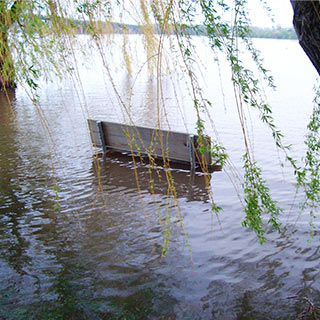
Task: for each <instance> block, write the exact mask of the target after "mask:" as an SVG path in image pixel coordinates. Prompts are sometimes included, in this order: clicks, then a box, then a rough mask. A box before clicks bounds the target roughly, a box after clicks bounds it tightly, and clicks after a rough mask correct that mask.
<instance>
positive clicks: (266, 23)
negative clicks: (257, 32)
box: [248, 0, 293, 28]
mask: <svg viewBox="0 0 320 320" xmlns="http://www.w3.org/2000/svg"><path fill="white" fill-rule="evenodd" d="M264 1H265V2H266V3H267V5H268V6H269V7H270V8H271V9H272V11H271V13H272V15H273V16H274V22H272V21H271V18H270V17H268V13H267V12H266V10H265V9H263V6H262V5H261V2H263V0H248V4H249V6H248V7H250V9H251V21H252V25H253V26H256V27H269V28H271V27H273V26H277V25H280V26H281V27H283V28H289V27H292V19H293V10H292V6H291V4H290V0H264Z"/></svg>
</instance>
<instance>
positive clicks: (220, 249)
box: [0, 40, 320, 319]
mask: <svg viewBox="0 0 320 320" xmlns="http://www.w3.org/2000/svg"><path fill="white" fill-rule="evenodd" d="M258 43H260V44H261V45H262V46H265V48H266V49H265V50H266V51H268V49H267V48H269V47H277V50H276V51H275V52H276V59H275V58H273V59H274V60H272V61H278V63H279V65H280V66H279V68H280V69H279V70H280V71H279V73H278V74H276V78H277V77H278V78H279V79H280V88H286V87H287V86H288V83H287V82H288V78H290V77H293V75H292V74H290V72H291V71H290V70H291V69H290V68H291V63H290V61H287V60H290V57H288V56H286V55H285V54H281V52H282V51H285V50H286V49H285V48H286V46H290V47H291V49H290V50H292V51H293V52H295V53H296V55H295V56H294V59H295V61H296V60H297V59H299V57H301V59H303V58H302V55H301V56H299V52H300V51H298V50H300V48H299V46H298V44H297V43H296V42H282V41H279V42H274V41H268V40H266V41H264V42H258ZM280 44H281V45H280ZM199 45H200V44H199ZM281 50H282V51H281ZM295 50H296V51H295ZM270 54H271V53H270ZM282 57H283V59H284V60H281V59H282ZM297 57H298V58H297ZM303 57H304V56H303ZM269 59H271V58H270V57H269ZM279 59H280V60H281V61H279ZM301 61H302V60H301ZM301 63H302V62H301ZM296 65H297V68H298V67H299V66H300V64H299V63H298V64H297V63H296ZM281 68H282V69H281ZM301 68H303V69H307V67H301ZM311 68H312V67H311V66H310V69H311ZM309 71H310V70H309ZM309 71H308V72H309ZM304 72H306V74H305V73H303V72H302V71H301V74H300V78H301V81H300V82H299V86H300V84H301V83H306V84H307V85H308V86H309V82H308V81H310V80H308V79H309V77H310V74H311V73H310V72H311V71H310V72H309V73H308V72H307V71H306V70H304ZM211 74H213V73H211ZM98 76H99V74H98V73H94V74H93V75H92V74H88V77H87V78H86V80H85V81H86V82H85V86H84V88H85V90H86V94H87V96H88V97H90V99H89V101H90V104H89V105H88V112H89V115H90V118H98V119H99V118H101V120H109V121H118V122H120V121H122V120H123V115H122V113H121V111H119V112H118V111H117V112H116V111H115V109H116V108H114V105H115V102H114V101H113V103H110V101H111V100H112V99H111V98H110V95H109V94H107V92H110V90H109V89H110V88H107V89H106V88H104V87H103V86H102V85H101V83H103V81H102V80H101V79H99V81H98V80H97V77H98ZM303 77H305V79H304V78H303ZM282 78H284V79H283V81H281V79H282ZM147 79H148V78H147ZM100 80H101V81H100ZM118 80H119V82H120V83H121V88H122V89H121V90H123V91H125V92H126V93H128V92H129V94H128V96H127V97H128V99H130V100H131V108H132V111H133V113H134V120H135V122H136V124H137V125H148V126H152V125H154V124H155V123H156V121H157V115H156V113H157V110H158V109H157V106H156V104H155V103H153V102H152V101H155V97H154V95H153V93H154V92H156V89H155V88H156V87H155V86H156V83H155V82H154V80H152V79H150V78H149V79H148V80H146V81H143V80H141V79H140V80H139V81H140V82H139V81H137V82H135V83H133V82H132V79H129V78H128V77H125V76H123V77H122V76H119V79H118ZM222 80H223V79H222ZM212 81H213V80H212ZM292 85H293V84H292V83H291V86H292ZM132 87H134V90H133V94H132V95H130V90H131V89H132ZM210 88H214V90H216V86H215V85H214V83H211V87H210ZM299 88H300V87H299ZM108 90H109V91H108ZM172 90H173V89H172V88H171V89H170V87H169V85H168V84H167V88H166V90H164V91H165V92H164V96H163V99H167V102H168V105H169V106H171V105H172V108H171V107H170V108H168V110H167V112H165V111H164V110H163V109H161V108H160V113H161V121H162V122H163V123H162V124H161V125H162V126H163V127H165V126H169V125H170V126H171V128H172V129H174V130H176V131H184V130H185V129H186V128H185V124H186V126H187V129H189V130H190V131H192V130H193V127H194V118H193V115H194V113H193V111H192V110H189V109H188V107H187V106H185V109H183V110H181V111H182V112H180V110H179V107H178V105H177V104H176V103H175V102H174V101H176V100H175V99H176V98H175V97H174V92H172ZM214 90H213V89H212V91H214ZM226 90H227V89H226ZM146 92H147V93H148V94H149V96H148V95H147V96H146V97H145V93H146ZM210 92H211V91H210ZM277 94H278V93H275V95H273V96H272V97H271V99H275V101H276V102H275V110H276V114H277V115H278V116H279V118H278V121H279V122H281V123H283V125H284V127H285V130H286V132H290V133H291V134H290V135H289V137H288V140H290V139H291V140H292V141H291V142H295V141H297V143H298V147H297V149H296V151H295V152H296V153H297V154H302V153H303V147H299V146H301V143H300V142H301V141H300V140H299V139H301V137H302V136H303V134H304V131H303V124H302V123H300V120H301V119H302V118H303V119H302V120H303V121H304V120H305V117H307V116H306V115H301V108H300V105H299V103H298V102H299V101H298V100H299V99H301V97H300V94H299V90H290V92H289V91H284V93H283V96H282V95H281V96H277ZM308 94H309V95H308ZM230 95H231V94H230ZM230 95H227V98H228V97H229V96H230ZM181 96H182V97H183V96H184V93H181ZM143 97H145V98H143ZM275 97H276V98H275ZM309 97H310V93H308V92H307V89H304V98H303V101H308V98H309ZM311 98H312V97H310V101H311ZM10 99H11V101H12V107H13V110H11V108H10V106H9V104H8V102H7V100H6V98H5V96H4V95H1V96H0V139H1V140H0V142H1V143H0V193H1V197H0V250H1V257H0V272H1V278H0V318H1V319H295V318H297V316H298V314H299V313H300V312H301V311H302V310H303V308H304V306H305V304H304V302H303V300H302V298H303V297H304V296H306V297H309V298H311V299H312V300H313V301H314V302H315V303H316V304H318V305H319V304H320V299H319V297H320V295H319V289H320V284H319V270H320V268H319V267H320V265H319V261H320V260H319V259H320V252H319V244H318V241H317V239H318V237H319V233H318V231H317V232H316V235H315V239H314V240H311V242H310V243H309V242H308V241H307V240H308V239H309V225H308V223H309V218H308V217H307V216H304V215H301V217H300V219H299V220H297V217H298V214H299V209H298V207H297V206H292V204H294V202H293V201H294V186H293V182H292V180H291V179H290V178H288V179H283V178H284V177H285V178H286V177H287V174H288V172H287V171H286V168H284V169H283V172H280V173H279V172H278V171H277V169H276V165H277V162H278V158H277V153H276V152H274V149H273V147H272V146H273V145H272V144H271V142H270V141H269V140H268V139H267V137H266V134H265V131H263V130H265V129H264V128H260V127H258V129H256V130H258V131H257V133H258V134H257V138H256V140H255V148H256V154H257V158H259V160H261V161H262V165H263V167H264V168H265V171H264V172H265V174H266V178H267V180H268V183H269V185H270V186H271V188H272V190H273V192H274V196H275V198H276V199H277V200H278V201H279V202H280V205H281V206H282V207H284V208H285V209H288V212H289V213H290V215H287V211H286V212H285V214H284V223H286V225H287V226H288V228H289V229H290V232H291V233H289V232H288V234H286V235H277V234H270V241H269V242H267V243H266V244H265V245H264V246H263V247H261V246H260V244H259V243H258V241H257V239H256V236H255V235H254V234H253V233H252V232H250V231H248V230H245V229H243V228H242V227H241V224H240V222H241V220H242V219H243V212H242V208H241V205H240V204H239V201H238V198H237V193H236V192H235V190H234V189H233V187H232V185H231V184H230V182H229V180H228V176H227V174H226V173H225V172H224V171H219V172H214V173H212V174H211V175H209V176H206V177H207V178H209V179H208V180H209V182H210V187H211V190H212V193H213V197H214V199H215V201H216V202H217V204H218V205H220V206H222V207H223V208H224V210H223V212H222V213H221V214H220V215H219V217H218V218H217V217H216V216H214V215H212V213H211V212H210V201H209V198H208V193H207V183H206V182H205V176H204V175H196V176H195V177H194V178H193V179H192V177H190V174H189V172H188V171H183V170H172V171H171V173H172V175H173V178H174V186H175V190H176V194H177V201H178V204H179V212H178V211H177V210H176V207H175V205H174V204H175V203H174V202H173V200H172V198H171V197H169V196H168V195H169V194H170V193H169V191H168V184H167V182H166V179H165V174H166V172H165V171H164V170H163V169H161V168H158V169H157V170H155V171H153V173H152V174H153V176H152V177H153V180H154V184H153V192H152V190H151V189H150V179H149V176H148V175H149V172H148V167H147V166H146V165H141V164H138V169H137V172H135V170H134V166H133V163H132V162H131V160H130V159H126V160H124V159H123V158H122V157H120V156H119V157H109V158H107V159H106V160H102V159H98V161H99V164H100V170H99V171H98V170H97V169H96V165H95V162H94V160H93V152H92V149H91V147H90V143H89V141H90V138H89V134H88V130H87V127H86V119H87V116H86V114H84V113H83V110H82V109H81V108H79V101H78V100H77V95H76V93H75V92H74V91H73V90H72V85H71V84H69V83H68V82H67V81H66V83H64V85H63V87H60V86H58V85H54V84H51V85H50V86H48V87H47V88H44V89H43V91H42V92H41V94H40V101H41V107H42V109H43V110H44V111H45V115H46V120H47V121H48V123H50V125H51V126H50V137H48V135H46V132H45V130H43V129H42V126H41V120H40V119H39V117H38V115H37V112H36V111H35V110H34V108H33V106H32V104H30V102H29V101H28V99H27V98H26V96H25V95H24V93H23V91H22V90H21V88H18V89H17V90H16V91H15V92H14V91H13V92H10ZM282 99H283V100H282ZM186 101H187V98H186ZM227 103H229V102H228V99H227ZM304 106H305V108H309V109H311V105H309V106H308V105H307V102H305V104H304ZM288 108H289V110H290V112H288ZM284 109H286V111H285V110H284ZM12 111H14V112H15V116H14V115H13V113H12ZM225 112H226V111H225V110H224V107H223V106H222V108H221V110H220V109H214V110H213V114H214V116H216V119H217V126H218V127H219V128H220V129H221V139H223V140H224V141H226V144H227V146H228V148H229V151H230V152H231V153H233V155H235V156H236V157H238V158H240V157H241V154H242V153H241V152H242V151H241V150H240V145H241V135H239V131H237V128H238V124H237V122H235V120H234V118H233V114H228V113H225ZM182 115H184V120H182V117H181V116H182ZM288 115H289V116H288ZM124 117H125V116H124ZM167 119H168V121H169V124H168V123H167V122H166V121H167ZM288 119H290V123H289V122H288V121H289V120H288ZM302 120H301V121H302ZM303 121H302V122H303ZM230 128H231V129H230ZM259 130H260V131H259ZM49 138H52V139H53V141H54V142H55V145H54V147H52V146H51V147H48V146H50V143H48V141H49V140H50V139H49ZM299 143H300V144H299ZM50 155H51V156H52V157H50ZM52 163H53V164H54V168H55V170H54V171H53V170H52ZM235 166H238V164H237V163H235ZM238 169H239V170H240V169H241V167H240V165H239V166H238ZM136 173H137V176H136ZM99 177H100V179H99ZM137 177H138V181H139V184H138V186H137V183H136V181H137V180H136V178H137ZM56 183H57V185H58V188H59V191H58V195H59V204H60V208H61V209H60V211H55V210H54V207H55V193H54V190H53V188H54V185H55V184H56ZM181 221H183V227H184V230H185V232H186V233H187V237H185V236H184V233H183V232H182V229H181ZM165 223H167V225H165ZM168 227H169V229H168ZM165 230H170V251H169V254H168V255H167V256H166V257H165V258H161V252H162V245H163V244H164V237H165V235H164V231H165ZM189 248H190V249H191V256H190V251H189ZM292 295H297V296H298V299H297V300H295V299H290V300H288V299H287V297H288V296H292Z"/></svg>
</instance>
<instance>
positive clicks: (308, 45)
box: [290, 0, 320, 75]
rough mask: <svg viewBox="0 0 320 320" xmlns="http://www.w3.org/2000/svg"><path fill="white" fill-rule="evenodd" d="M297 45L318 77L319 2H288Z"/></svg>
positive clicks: (295, 0) (319, 62)
mask: <svg viewBox="0 0 320 320" xmlns="http://www.w3.org/2000/svg"><path fill="white" fill-rule="evenodd" d="M290 2H291V5H292V8H293V11H294V16H293V25H294V28H295V31H296V34H297V36H298V39H299V43H300V45H301V47H302V48H303V50H304V51H305V53H306V54H307V56H308V57H309V59H310V60H311V62H312V63H313V65H314V67H315V68H316V70H317V71H318V73H319V75H320V2H319V0H316V1H312V0H311V1H310V0H290Z"/></svg>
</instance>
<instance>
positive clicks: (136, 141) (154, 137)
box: [88, 120, 212, 171]
mask: <svg viewBox="0 0 320 320" xmlns="http://www.w3.org/2000/svg"><path fill="white" fill-rule="evenodd" d="M88 125H89V130H90V133H91V139H92V142H93V145H94V146H95V147H100V148H102V151H103V154H104V155H105V154H106V152H108V151H109V150H113V151H118V152H121V153H123V152H126V153H130V154H133V155H138V156H142V157H150V156H152V157H153V158H154V159H155V160H160V161H162V162H164V161H167V160H168V159H169V160H170V164H171V163H174V164H177V165H179V164H180V165H181V166H182V167H186V166H187V167H189V168H190V170H191V171H195V169H196V168H198V169H199V168H201V170H202V171H205V170H208V169H210V168H211V167H212V159H211V154H210V152H209V150H210V144H211V141H210V138H209V137H205V139H203V142H202V144H203V147H202V149H205V151H204V152H199V150H198V136H197V135H192V134H187V133H180V132H174V131H166V130H159V129H152V128H145V127H137V126H130V125H125V124H119V123H114V122H106V121H97V120H88Z"/></svg>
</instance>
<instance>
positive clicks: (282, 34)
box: [76, 22, 297, 39]
mask: <svg viewBox="0 0 320 320" xmlns="http://www.w3.org/2000/svg"><path fill="white" fill-rule="evenodd" d="M76 25H77V29H78V32H79V33H86V32H87V31H86V29H87V27H86V25H84V24H83V22H82V23H80V22H76ZM180 27H181V30H183V29H184V28H185V29H187V31H188V34H191V35H202V36H204V35H206V32H205V28H204V27H203V26H201V25H199V26H197V30H198V32H196V31H195V30H194V28H192V29H191V28H189V27H188V26H187V25H184V26H180ZM111 28H112V31H113V32H114V33H127V34H139V33H142V31H141V27H140V26H139V25H134V24H123V23H112V26H111ZM154 30H155V33H160V30H158V27H156V26H155V27H154ZM250 34H251V37H252V38H266V39H297V35H296V33H295V31H294V29H293V28H282V27H280V26H277V27H274V28H261V27H251V30H250Z"/></svg>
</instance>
